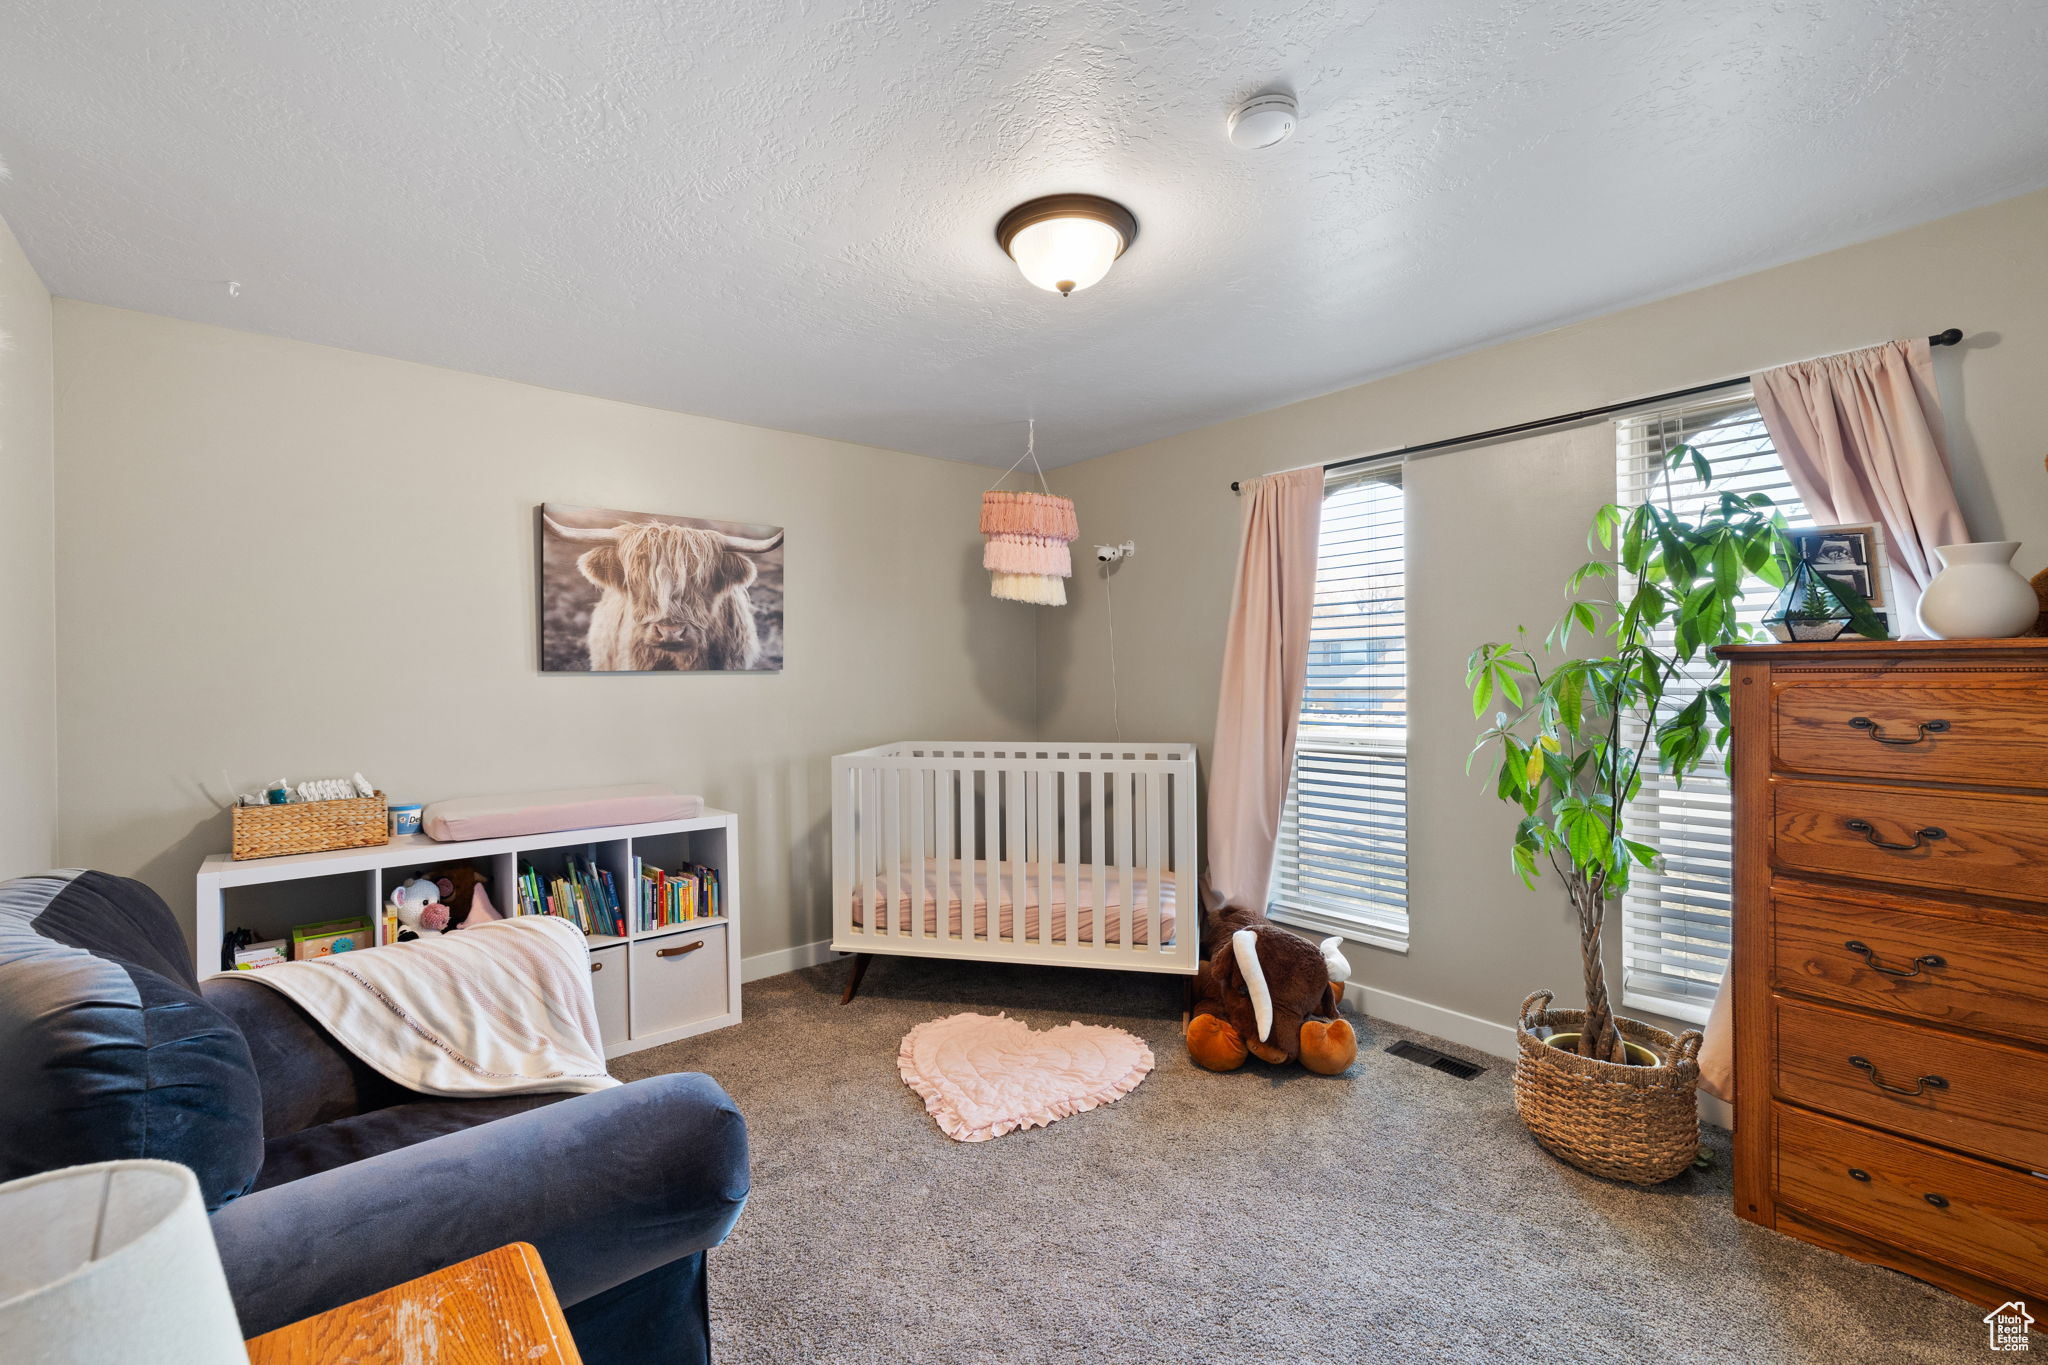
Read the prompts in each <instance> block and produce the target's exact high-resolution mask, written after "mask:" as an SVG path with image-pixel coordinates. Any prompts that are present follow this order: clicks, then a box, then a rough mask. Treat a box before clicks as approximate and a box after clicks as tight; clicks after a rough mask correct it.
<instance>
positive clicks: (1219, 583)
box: [1039, 192, 2048, 1021]
mask: <svg viewBox="0 0 2048 1365" xmlns="http://www.w3.org/2000/svg"><path fill="white" fill-rule="evenodd" d="M1949 326H1957V327H1961V328H1962V329H1963V330H1964V331H1965V332H1966V333H1968V337H1967V339H1966V341H1965V342H1964V344H1963V345H1962V346H1961V347H1958V348H1955V349H1953V350H1944V351H1937V352H1936V353H1935V354H1936V357H1937V359H1936V365H1937V369H1938V371H1939V374H1940V378H1941V383H1942V387H1943V392H1944V397H1945V402H1946V404H1947V412H1948V428H1949V435H1950V439H1951V446H1952V454H1953V457H1954V464H1955V474H1956V482H1957V485H1958V489H1959V492H1960V494H1961V497H1962V501H1963V508H1964V512H1965V515H1966V516H1967V517H1968V519H1969V522H1970V526H1971V530H1972V532H1973V534H1975V535H1976V536H1977V537H1978V538H1980V539H1987V540H1988V539H1994V538H1996V539H2014V540H2021V541H2024V542H2025V544H2024V545H2023V547H2022V549H2021V551H2020V555H2019V560H2018V563H2019V565H2020V567H2021V568H2022V569H2023V570H2024V571H2026V572H2028V573H2031V572H2033V571H2034V570H2036V569H2039V568H2040V567H2042V565H2043V564H2044V563H2048V476H2044V473H2043V469H2042V455H2043V452H2044V451H2048V383H2043V380H2042V376H2043V375H2048V192H2043V193H2038V194H2033V195H2029V196H2027V197H2024V198H2021V199H2016V200H2010V201H2008V202H2006V203H2003V204H1998V205H1993V206H1992V207H1989V208H1984V209H1978V210H1975V211H1972V212H1970V213H1965V214H1960V215H1957V216H1956V217H1953V218H1949V219H1944V220H1942V221H1940V222H1937V223H1933V224H1930V225H1927V226H1925V227H1921V228H1917V229H1914V230H1912V231H1910V232H1904V233H1900V234H1898V235H1896V236H1892V237H1888V238H1884V239H1881V240H1879V241H1875V242H1869V243H1865V244H1863V245H1860V246H1855V247H1849V248H1846V249H1844V250H1841V251H1836V252H1831V253H1829V254H1827V255H1824V256H1817V257H1813V258H1810V259H1808V260H1804V261H1800V262H1797V263H1795V264H1792V265H1787V266H1783V267H1780V268H1777V269H1774V270H1769V271H1765V272H1763V273H1761V274H1757V275H1752V276H1747V277H1745V278H1742V279H1738V280H1733V281H1730V282H1728V283H1725V284H1720V285H1715V286H1713V287H1711V288H1707V289H1702V290H1699V291H1696V292H1694V293H1690V294H1684V295H1680V296H1678V297H1676V298H1671V299H1666V300H1663V301H1661V302H1658V303H1653V304H1647V305H1644V306H1642V307H1638V308H1632V309H1629V310H1627V311H1625V312H1620V313H1615V314H1611V315H1609V316H1607V317H1603V318H1599V319H1596V320H1594V321H1591V322H1586V323H1581V324H1578V325H1575V326H1572V327H1567V328H1563V329H1560V330H1558V331H1554V332H1549V333H1545V334H1543V335H1541V336H1536V337H1531V338H1528V339H1525V340H1521V341H1515V342H1510V343H1506V344H1503V345H1499V346H1495V347H1491V348H1489V349H1486V350H1483V351H1476V352H1473V353H1470V354H1467V355H1462V356H1458V357H1454V358H1451V359H1447V360H1443V361H1439V362H1436V363H1434V364H1430V365H1425V366H1422V367H1420V368H1418V369H1413V370H1408V371H1405V372H1403V373H1401V374H1397V375H1393V376H1390V377H1388V378H1385V379H1381V380H1377V381H1374V382H1372V383H1368V384H1362V385H1360V386H1358V387H1356V388H1352V389H1347V390H1344V391H1342V392H1339V393H1335V394H1330V395H1327V396H1325V397H1322V398H1317V399H1312V400H1309V401H1307V402H1302V403H1296V404H1293V405H1290V406H1288V407H1284V408H1279V409H1275V410H1273V411H1270V412H1265V413H1261V414H1258V415H1256V416H1252V417H1247V418H1243V419H1241V420H1238V421H1234V422H1227V423H1223V424H1221V425H1218V426H1212V427H1206V428H1203V429H1201V430H1198V431H1193V432H1189V433H1186V434H1185V435H1181V436H1176V437H1172V438H1170V439H1167V440H1163V441H1158V442H1154V443H1152V444H1150V445H1146V446H1140V447H1138V448H1136V449H1133V450H1128V451H1124V452H1121V453H1118V454H1115V455H1109V456H1105V457H1103V458H1101V459H1098V460H1091V461H1088V462H1086V463H1084V464H1080V465H1075V466H1072V467H1069V468H1067V469H1063V470H1060V471H1058V473H1057V475H1056V482H1057V487H1058V489H1059V491H1061V492H1063V493H1068V494H1071V495H1072V496H1073V497H1074V498H1075V499H1076V501H1077V503H1078V505H1079V512H1080V520H1081V527H1082V532H1083V539H1084V541H1086V542H1089V543H1092V542H1094V541H1098V540H1102V541H1108V540H1123V539H1127V538H1129V539H1135V540H1136V541H1137V543H1138V547H1139V553H1138V556H1137V558H1136V559H1134V560H1132V561H1131V562H1130V563H1129V564H1128V565H1125V566H1122V567H1121V568H1119V569H1118V570H1117V572H1116V578H1115V608H1116V610H1115V619H1116V627H1117V637H1118V646H1119V647H1118V651H1117V662H1118V664H1119V665H1120V681H1121V691H1122V699H1123V716H1124V728H1125V731H1126V733H1130V734H1133V735H1134V736H1135V735H1137V734H1138V732H1140V731H1142V732H1143V737H1144V738H1148V739H1195V740H1199V741H1202V742H1203V744H1204V746H1205V748H1206V743H1207V740H1208V738H1209V736H1210V733H1211V731H1212V729H1213V728H1214V724H1215V706H1216V679H1217V661H1218V655H1219V652H1220V650H1221V648H1222V640H1223V631H1224V615H1225V612H1226V610H1227V604H1228V601H1229V589H1230V579H1231V573H1232V568H1233V558H1234V555H1235V552H1236V542H1237V529H1238V516H1239V507H1238V499H1237V497H1236V496H1235V495H1233V494H1232V493H1231V492H1230V489H1229V484H1230V481H1231V480H1233V479H1238V478H1243V477H1245V476H1249V475H1256V474H1262V473H1267V472H1271V471H1275V470H1281V469H1288V468H1292V467H1295V466H1299V465H1304V464H1311V463H1317V462H1325V461H1330V460H1339V459H1344V458H1346V457H1348V456H1353V455H1359V454H1365V453H1370V452H1373V451H1378V450H1387V449H1392V448H1395V447H1399V446H1404V445H1409V444H1414V443H1419V442H1424V441H1429V440H1433V439H1438V438H1442V437H1446V436H1455V435H1458V434H1460V433H1463V432H1468V431H1475V430H1482V429H1485V428H1488V427H1495V426H1505V425H1508V424H1511V423H1514V422H1519V421H1527V420H1531V419H1535V418H1540V417H1544V416H1546V415H1549V414H1552V413H1558V412H1566V411H1572V410H1575V409H1581V408H1589V407H1595V406H1598V405H1600V404H1604V403H1610V402H1616V401H1620V400H1625V399H1629V398H1632V397H1637V396H1640V395H1645V394H1650V393H1657V392H1662V391H1666V390H1670V389H1677V388H1683V387H1686V386H1689V385H1693V384H1701V383H1707V382H1711V381H1714V380H1717V379H1722V378H1726V377H1728V376H1730V375H1739V374H1743V373H1746V372H1749V371H1751V370H1754V369H1760V368H1764V367H1768V366H1771V365H1776V364H1782V363H1786V362H1789V361H1792V360H1798V359H1803V358H1806V357H1810V356H1818V355H1826V354H1831V353H1834V352H1837V351H1844V350H1849V349H1852V348H1855V347H1860V346H1866V345H1870V344H1872V343H1875V342H1878V341H1882V340H1885V339H1886V338H1890V337H1898V336H1910V335H1913V334H1915V333H1921V334H1926V333H1931V332H1936V331H1940V330H1941V329H1943V328H1945V327H1949ZM1572 448H1574V443H1573V442H1572V441H1570V440H1565V441H1562V442H1561V443H1558V444H1553V445H1551V446H1548V447H1545V446H1539V445H1531V446H1530V447H1528V448H1526V449H1521V450H1516V451H1514V452H1513V453H1512V454H1511V453H1510V452H1509V451H1508V450H1507V449H1505V448H1502V449H1496V450H1491V451H1482V452H1471V451H1468V452H1463V453H1454V454H1449V455H1443V456H1438V457H1434V458H1430V459H1426V460H1422V461H1418V462H1416V463H1415V464H1413V465H1411V466H1410V486H1411V488H1412V489H1413V490H1414V495H1415V499H1416V501H1415V502H1414V504H1413V505H1412V506H1411V512H1410V515H1411V517H1414V518H1420V520H1418V521H1416V522H1414V523H1413V524H1412V525H1411V533H1412V534H1414V535H1415V536H1416V537H1417V540H1416V542H1415V551H1416V555H1417V564H1416V570H1415V572H1414V575H1413V577H1412V578H1411V593H1412V594H1413V596H1412V599H1411V609H1410V610H1411V616H1410V621H1411V631H1412V634H1413V648H1412V653H1411V656H1410V657H1411V660H1412V664H1411V668H1412V685H1413V689H1414V698H1413V701H1412V710H1413V715H1414V737H1413V739H1412V741H1411V763H1412V765H1413V769H1412V770H1413V774H1414V776H1413V779H1412V780H1413V782H1414V784H1415V785H1414V792H1413V799H1414V806H1413V809H1412V810H1411V814H1410V820H1411V831H1412V837H1413V838H1414V840H1415V843H1414V846H1413V858H1412V862H1411V866H1412V870H1413V873H1414V876H1415V884H1414V886H1413V888H1412V903H1411V913H1412V923H1413V933H1414V940H1413V943H1412V944H1411V951H1410V953H1409V955H1408V956H1406V957H1400V956H1396V955H1394V954H1391V953H1387V952H1382V951H1379V950H1376V949H1370V948H1362V947H1356V946H1354V947H1353V948H1352V949H1351V954H1352V958H1353V962H1354V964H1355V965H1356V967H1357V968H1358V976H1359V978H1360V979H1362V980H1363V981H1364V982H1365V983H1366V984H1367V985H1368V986H1372V987H1375V988H1378V989H1382V990H1386V991H1390V992H1393V993H1395V994H1398V995H1404V996H1408V997H1411V998H1415V999H1419V1000H1422V1001H1425V1002H1427V1003H1428V1004H1431V1005H1435V1006H1438V1007H1441V1008H1445V1009H1450V1010H1455V1011H1459V1012H1461V1013H1465V1014H1470V1015H1474V1016H1477V1017H1480V1018H1483V1019H1489V1020H1496V1021H1499V1020H1505V1019H1507V1018H1509V1017H1510V1015H1511V1013H1512V1011H1513V1009H1514V1007H1515V1006H1516V1005H1517V1004H1518V1003H1519V1002H1520V1000H1521V997H1522V996H1523V995H1524V994H1525V993H1526V992H1527V990H1529V989H1531V988H1533V987H1536V986H1544V985H1550V986H1555V987H1557V988H1558V989H1559V990H1560V991H1561V992H1573V991H1575V989H1576V988H1575V986H1574V985H1573V983H1574V982H1575V981H1576V978H1577V973H1576V971H1575V969H1574V967H1573V964H1572V960H1571V953H1570V942H1571V940H1570V932H1569V929H1568V927H1567V923H1566V920H1565V912H1564V910H1563V907H1562V902H1561V900H1559V898H1557V897H1556V896H1555V895H1553V894H1550V893H1548V892H1546V893H1544V894H1543V895H1542V896H1541V897H1540V898H1539V896H1536V895H1532V894H1531V893H1528V892H1525V891H1522V890H1521V889H1520V888H1519V887H1518V885H1517V884H1516V883H1515V882H1514V881H1513V879H1512V878H1511V877H1509V876H1507V875H1506V874H1505V873H1504V872H1503V871H1502V869H1503V868H1504V866H1505V863H1506V856H1505V853H1504V852H1503V842H1502V840H1503V837H1504V832H1505V830H1506V829H1508V828H1510V827H1511V822H1509V821H1508V820H1506V819H1505V817H1504V816H1503V814H1502V813H1501V812H1500V811H1499V810H1497V809H1491V810H1490V809H1488V807H1489V805H1490V803H1488V802H1486V801H1484V800H1483V799H1477V798H1475V797H1474V795H1473V792H1474V790H1475V789H1476V788H1477V787H1478V786H1479V782H1480V779H1478V778H1472V779H1467V778H1466V777H1465V776H1464V763H1465V754H1466V750H1467V748H1468V747H1469V739H1470V733H1471V731H1470V726H1469V722H1467V721H1464V720H1462V719H1459V717H1461V716H1462V715H1463V714H1464V713H1463V712H1462V710H1461V708H1462V706H1463V701H1462V692H1463V678H1462V673H1461V669H1460V665H1461V664H1462V661H1463V659H1464V657H1465V654H1466V653H1467V651H1469V650H1470V649H1471V647H1472V646H1473V645H1475V644H1477V643H1479V642H1480V641H1481V640H1482V639H1484V638H1486V636H1487V634H1488V633H1489V632H1490V631H1492V630H1494V629H1497V626H1498V624H1499V622H1501V621H1505V620H1506V619H1507V617H1509V616H1511V615H1513V616H1526V617H1529V618H1533V619H1529V624H1530V625H1531V627H1532V628H1536V627H1537V626H1538V624H1539V622H1540V623H1541V624H1542V625H1543V626H1546V627H1547V625H1548V622H1549V619H1550V618H1551V617H1552V616H1553V615H1554V614H1555V610H1556V603H1557V601H1558V594H1559V592H1560V590H1561V588H1562V578H1563V574H1564V571H1565V570H1566V569H1567V568H1568V567H1569V566H1570V564H1572V563H1575V562H1577V559H1576V558H1575V556H1577V555H1578V554H1579V552H1580V550H1581V548H1582V544H1583V540H1582V538H1583V535H1584V532H1585V523H1586V513H1587V510H1588V509H1587V506H1586V503H1587V500H1588V499H1589V498H1596V497H1597V496H1598V494H1599V493H1600V492H1601V491H1602V489H1603V488H1605V487H1609V486H1611V484H1610V483H1608V482H1606V481H1608V480H1611V477H1612V474H1611V464H1609V463H1607V460H1611V454H1610V455H1609V456H1607V457H1606V459H1605V460H1602V461H1600V462H1598V464H1599V467H1597V468H1596V467H1595V466H1594V464H1591V463H1587V462H1586V461H1587V460H1588V459H1590V457H1588V456H1583V455H1581V456H1578V457H1574V456H1573V455H1572V454H1571V453H1570V450H1571V449H1572ZM1553 476H1554V477H1553ZM1440 500H1447V502H1448V505H1446V504H1445V502H1444V501H1440ZM1425 503H1427V504H1428V508H1427V510H1424V505H1425ZM1461 506H1462V508H1463V511H1462V515H1461V514H1460V513H1459V512H1458V510H1457V509H1458V508H1459V507H1461ZM1461 520H1462V521H1463V523H1464V524H1465V526H1466V527H1467V528H1468V529H1469V530H1470V531H1471V532H1476V534H1466V535H1463V536H1462V537H1461V544H1462V546H1463V550H1462V552H1461V553H1455V554H1454V553H1449V552H1447V551H1445V549H1444V547H1443V546H1442V545H1441V543H1438V542H1437V541H1436V540H1435V539H1434V538H1436V537H1440V536H1442V535H1445V534H1450V533H1453V532H1455V531H1457V530H1458V527H1459V523H1460V521H1461ZM1084 562H1087V561H1084ZM1101 580H1102V574H1101V571H1100V570H1099V569H1098V568H1097V567H1096V566H1095V565H1094V564H1093V563H1092V562H1087V567H1086V568H1085V569H1084V570H1083V571H1082V572H1081V573H1080V574H1079V575H1078V577H1077V580H1076V582H1075V584H1074V589H1073V599H1074V606H1073V607H1072V608H1071V609H1070V610H1068V611H1064V612H1054V613H1048V614H1047V615H1046V616H1044V617H1043V618H1041V623H1040V632H1039V646H1040V648H1039V668H1040V683H1039V704H1040V718H1039V725H1040V732H1041V734H1043V735H1048V736H1050V735H1058V736H1060V737H1063V738H1074V739H1089V738H1094V737H1097V736H1101V735H1105V734H1107V733H1108V732H1109V729H1110V689H1109V685H1108V678H1109V658H1108V652H1107V645H1108V638H1107V614H1106V612H1105V607H1106V605H1107V602H1106V596H1105V592H1104V589H1103V583H1102V581H1101ZM1482 593H1486V594H1499V595H1500V596H1499V597H1498V598H1497V599H1482V598H1481V596H1480V595H1481V594H1482ZM1482 600H1497V601H1498V603H1499V607H1500V610H1499V612H1498V613H1494V612H1489V611H1485V610H1482V609H1481V608H1480V606H1479V605H1478V604H1479V603H1480V602H1481V601H1482ZM1482 796H1483V793H1482Z"/></svg>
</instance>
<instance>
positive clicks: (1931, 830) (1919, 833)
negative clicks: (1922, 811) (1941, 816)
mask: <svg viewBox="0 0 2048 1365" xmlns="http://www.w3.org/2000/svg"><path fill="white" fill-rule="evenodd" d="M1848 825H1849V828H1850V829H1852V830H1854V831H1855V832H1856V833H1858V834H1860V835H1862V836H1863V837H1864V838H1865V839H1867V840H1869V841H1870V842H1871V843H1872V844H1874V845H1875V846H1877V847H1878V848H1887V849H1890V850H1891V851H1892V852H1894V853H1911V852H1912V851H1913V850H1914V849H1916V848H1919V847H1920V846H1921V845H1923V844H1931V843H1933V842H1934V841H1935V840H1936V839H1946V838H1948V831H1947V830H1945V829H1937V828H1935V827H1934V826H1933V825H1929V826H1927V827H1926V828H1925V829H1921V830H1916V831H1914V834H1913V842H1912V843H1910V844H1894V843H1888V842H1886V841H1885V840H1883V839H1880V838H1878V837H1877V829H1876V827H1875V826H1873V825H1872V824H1871V823H1870V822H1869V821H1868V820H1851V821H1849V822H1848Z"/></svg>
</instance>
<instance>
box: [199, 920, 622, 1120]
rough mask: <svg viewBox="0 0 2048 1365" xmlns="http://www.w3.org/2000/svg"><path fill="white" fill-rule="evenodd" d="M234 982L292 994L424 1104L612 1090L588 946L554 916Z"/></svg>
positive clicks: (496, 923) (497, 923) (290, 965)
mask: <svg viewBox="0 0 2048 1365" xmlns="http://www.w3.org/2000/svg"><path fill="white" fill-rule="evenodd" d="M237 979H238V980H240V979H248V980H253V981H260V982H262V983H263V984H264V985H266V986H268V987H270V988H271V989H272V990H275V991H280V992H282V993H283V994H285V995H286V996H289V997H290V998H291V999H292V1000H293V1001H294V1002H295V1003H297V1004H298V1006H299V1007H300V1008H301V1009H303V1010H305V1011H306V1013H308V1014H310V1015H312V1016H313V1018H314V1019H315V1020H317V1021H318V1022H319V1023H320V1025H321V1026H322V1027H323V1028H325V1029H326V1030H327V1031H328V1032H329V1033H331V1034H333V1035H334V1039H335V1041H336V1042H338V1043H340V1044H341V1045H342V1046H343V1047H345V1048H347V1049H348V1050H349V1051H350V1052H353V1053H354V1054H355V1055H356V1056H358V1057H360V1058H361V1059H362V1060H363V1061H364V1062H366V1063H367V1064H368V1065H370V1066H371V1067H373V1068H375V1069H376V1070H377V1071H379V1072H381V1073H382V1074H384V1075H385V1076H388V1077H390V1078H391V1079H392V1080H394V1081H396V1082H398V1083H399V1084H400V1085H402V1086H404V1087H406V1088H407V1089H408V1090H417V1091H419V1092H420V1093H421V1094H424V1095H438V1096H442V1097H445V1098H449V1099H465V1098H470V1097H474V1096H478V1095H528V1094H537V1093H541V1092H545V1091H555V1090H565V1091H576V1092H580V1091H587V1090H603V1089H606V1088H607V1087H609V1086H614V1085H617V1084H619V1082H617V1081H615V1080H613V1079H612V1078H611V1076H609V1075H607V1074H606V1072H605V1066H604V1042H603V1040H602V1038H600V1036H599V1034H598V1029H597V1006H596V1003H595V1002H594V1001H593V1000H592V999H591V994H590V949H589V946H588V944H587V943H586V942H585V941H584V938H583V932H582V930H580V929H578V928H577V927H576V926H575V925H573V924H571V923H570V922H569V921H568V920H565V919H559V918H556V917H555V916H553V915H523V916H515V917H514V918H512V919H502V920H490V921H487V922H485V923H483V924H477V925H472V926H470V927H469V928H466V929H463V930H460V931H459V932H456V933H452V934H445V935H432V936H429V937H427V938H422V939H419V940H416V941H414V942H411V943H393V944H387V945H386V946H384V947H381V948H370V949H366V950H362V951H358V952H352V953H336V954H335V955H334V956H332V957H323V958H316V959H314V960H313V961H311V962H287V963H284V964H282V965H280V966H276V967H265V968H263V969H262V970H260V971H255V972H246V973H238V974H237Z"/></svg>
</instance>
